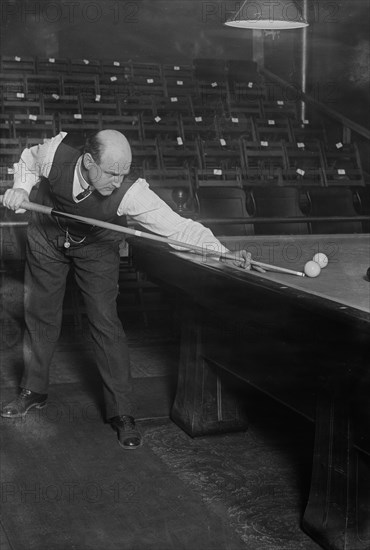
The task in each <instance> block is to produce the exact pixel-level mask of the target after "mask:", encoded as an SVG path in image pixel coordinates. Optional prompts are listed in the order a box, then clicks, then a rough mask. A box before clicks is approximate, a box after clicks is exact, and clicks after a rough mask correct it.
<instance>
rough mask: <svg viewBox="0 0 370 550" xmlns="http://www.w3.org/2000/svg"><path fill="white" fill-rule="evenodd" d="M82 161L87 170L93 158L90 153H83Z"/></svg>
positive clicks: (92, 162)
mask: <svg viewBox="0 0 370 550" xmlns="http://www.w3.org/2000/svg"><path fill="white" fill-rule="evenodd" d="M82 161H83V163H84V167H85V168H86V169H87V170H88V169H89V168H90V166H91V165H92V164H94V159H93V158H92V156H91V155H90V153H84V156H83V157H82Z"/></svg>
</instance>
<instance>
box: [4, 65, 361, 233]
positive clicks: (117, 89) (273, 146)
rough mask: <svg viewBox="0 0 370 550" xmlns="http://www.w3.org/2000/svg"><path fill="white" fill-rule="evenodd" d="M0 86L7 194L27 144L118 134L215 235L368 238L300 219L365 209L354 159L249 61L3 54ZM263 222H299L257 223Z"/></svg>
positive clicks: (348, 227)
mask: <svg viewBox="0 0 370 550" xmlns="http://www.w3.org/2000/svg"><path fill="white" fill-rule="evenodd" d="M0 85H1V99H2V108H1V114H0V129H1V141H0V157H1V174H0V178H1V185H2V187H3V188H4V187H9V186H10V185H11V181H12V178H13V174H12V172H13V170H14V168H13V163H16V162H17V160H18V159H19V157H20V154H21V151H22V150H23V149H24V147H30V146H33V145H35V144H37V143H40V142H42V141H43V139H45V138H48V137H51V136H53V135H56V134H57V133H58V132H60V131H65V132H80V133H81V134H83V135H87V134H88V133H90V132H92V131H96V130H100V129H104V128H114V129H116V130H119V131H121V132H122V133H124V134H125V135H126V136H127V138H128V139H129V141H130V144H131V147H132V151H133V166H132V168H133V169H134V170H135V171H137V173H138V175H142V176H143V177H145V178H146V179H147V180H148V182H149V183H150V185H151V187H152V188H154V189H155V190H156V192H157V193H158V194H159V195H160V196H161V197H162V198H163V199H164V200H166V201H167V202H168V203H169V204H170V206H171V207H172V208H174V209H176V210H177V211H178V212H179V213H180V214H182V215H185V216H191V217H199V218H200V219H204V218H207V219H209V218H211V219H212V220H213V223H212V222H210V223H209V225H210V226H211V227H212V229H213V230H214V231H215V232H216V233H217V234H250V233H253V232H255V233H309V232H312V233H321V232H362V231H363V230H368V223H367V222H365V221H364V220H363V219H361V218H359V219H358V220H355V219H353V220H350V221H348V220H345V223H342V222H341V221H338V220H337V221H335V222H334V221H333V222H330V223H329V222H326V221H322V222H321V221H320V220H319V221H317V220H316V221H312V220H311V221H307V222H306V221H305V218H306V217H307V216H309V217H311V218H312V217H323V219H325V218H326V217H327V218H330V217H331V216H336V217H338V216H339V217H340V216H342V217H347V216H361V215H362V217H363V216H364V215H366V214H367V213H368V208H369V198H368V197H369V193H368V189H369V187H368V185H366V177H365V176H364V172H363V170H362V167H361V159H360V156H359V152H358V149H357V147H356V144H355V143H344V142H343V141H342V140H341V139H340V138H338V137H337V136H334V138H333V136H332V133H331V132H327V129H326V128H325V127H324V125H323V123H322V122H321V119H320V118H319V117H317V115H314V114H312V117H310V116H307V118H305V120H300V116H299V113H300V111H299V101H298V100H297V98H296V97H293V98H292V97H291V98H289V97H285V96H286V95H287V94H285V93H284V90H282V89H281V88H280V89H279V88H277V86H273V85H271V83H268V82H266V79H265V78H264V77H263V75H262V73H260V72H259V70H258V67H257V65H256V64H255V63H253V62H247V61H244V62H243V61H239V60H227V61H223V60H204V59H196V60H194V62H193V64H192V65H186V66H184V65H178V66H176V65H166V64H156V63H135V62H125V61H122V60H91V59H55V58H47V59H46V58H45V59H44V58H33V57H32V58H31V57H28V58H26V57H20V56H13V57H11V56H2V57H1V66H0ZM307 112H308V111H307ZM266 217H267V218H293V219H295V218H302V221H300V220H298V221H297V220H295V221H294V223H293V220H291V221H290V222H288V221H287V222H286V223H284V222H283V221H282V220H281V219H280V221H276V223H266V222H268V220H266V219H265V220H264V221H263V223H262V221H261V222H260V223H257V222H258V219H257V218H266ZM251 218H252V219H251ZM233 219H234V220H233ZM235 219H238V220H239V219H240V220H243V219H246V220H247V219H248V222H246V223H239V221H238V223H235ZM252 221H253V223H251V222H252ZM272 222H274V220H272Z"/></svg>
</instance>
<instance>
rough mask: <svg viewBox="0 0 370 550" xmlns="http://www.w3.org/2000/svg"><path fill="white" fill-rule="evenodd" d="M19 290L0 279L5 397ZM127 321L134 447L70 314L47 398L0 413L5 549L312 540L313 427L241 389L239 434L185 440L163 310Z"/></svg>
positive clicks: (16, 370)
mask: <svg viewBox="0 0 370 550" xmlns="http://www.w3.org/2000/svg"><path fill="white" fill-rule="evenodd" d="M21 290H22V288H21V285H20V284H19V281H18V282H17V281H16V280H13V281H12V282H11V281H9V280H8V281H6V284H5V286H3V291H4V292H3V294H2V298H3V300H2V305H3V307H2V327H3V329H4V330H3V336H4V335H5V338H3V339H2V341H1V391H2V394H1V401H2V402H5V401H7V400H8V399H10V398H12V396H13V395H14V394H15V392H16V385H17V380H18V379H19V375H20V372H21V368H22V356H21V334H22V320H21V301H20V292H21ZM10 297H11V304H12V307H8V306H9V303H10V302H9V300H10ZM7 300H8V301H7ZM121 315H122V311H121ZM125 318H126V322H125V323H124V324H125V328H126V332H127V335H128V338H129V342H130V346H131V358H132V372H133V376H134V378H135V380H134V382H135V385H136V388H137V391H138V393H139V395H140V399H139V413H138V418H139V421H138V424H139V426H140V429H141V430H142V432H143V434H144V445H143V447H141V448H140V449H138V450H136V451H123V450H122V449H121V447H120V446H119V445H118V444H117V440H116V436H115V433H114V432H113V431H112V429H111V428H110V426H109V425H107V424H105V423H104V422H103V420H102V417H101V405H102V402H101V387H100V383H99V378H98V375H97V373H96V370H95V369H94V368H93V366H92V365H93V354H92V352H91V347H90V344H89V337H88V334H87V333H86V332H85V331H84V329H83V327H82V330H79V329H81V327H79V329H78V330H77V329H76V327H75V325H74V321H71V318H70V316H69V313H68V312H67V313H66V315H65V323H64V330H63V334H62V337H61V340H60V342H59V345H58V348H57V352H56V354H55V357H54V360H53V365H52V369H51V370H52V374H51V387H50V393H49V405H48V406H47V407H46V408H45V409H43V410H40V411H37V410H34V411H32V412H31V413H29V414H28V415H27V417H26V418H25V419H23V420H19V419H15V420H9V419H1V428H2V429H1V434H2V436H1V437H2V445H1V449H2V451H1V453H2V454H1V488H2V520H1V521H2V531H1V550H10V549H11V550H59V549H60V550H67V549H74V550H103V549H104V550H124V549H128V550H157V549H158V550H167V549H168V550H170V549H171V550H180V549H181V550H198V549H199V550H201V549H202V550H234V549H238V550H239V549H240V550H241V549H245V550H315V549H318V548H319V547H318V546H317V545H316V544H315V543H314V542H313V541H312V540H311V539H310V538H309V537H308V536H306V535H305V534H304V533H303V532H302V530H301V528H300V520H301V517H302V514H303V510H304V504H305V499H306V498H307V492H308V488H309V485H308V483H309V477H310V469H311V454H312V444H313V426H312V425H311V424H310V423H309V422H308V421H305V420H304V419H301V418H299V417H297V416H295V415H294V414H293V413H290V412H287V411H286V410H284V409H282V408H280V406H278V405H276V404H274V403H272V402H270V401H269V400H268V399H267V398H261V397H260V396H257V395H256V394H255V393H253V391H252V390H249V389H247V388H246V389H245V391H246V394H245V395H246V400H247V401H248V402H249V404H250V409H251V415H250V428H249V429H248V431H247V432H245V433H237V434H226V435H223V436H214V437H205V438H198V439H191V438H189V437H188V436H187V435H186V434H185V433H184V432H182V431H181V430H180V429H179V428H178V427H177V426H176V425H175V424H174V423H173V422H171V420H170V419H169V413H170V407H171V402H172V398H173V395H174V390H175V385H176V370H177V359H178V340H177V334H176V331H174V330H173V327H174V326H175V325H174V324H173V318H172V317H171V314H170V313H169V314H164V313H163V312H162V313H161V315H160V316H159V317H158V316H156V315H154V314H152V313H151V314H149V316H148V322H149V326H147V327H145V325H144V322H143V317H142V315H141V314H130V315H125ZM5 329H6V330H5Z"/></svg>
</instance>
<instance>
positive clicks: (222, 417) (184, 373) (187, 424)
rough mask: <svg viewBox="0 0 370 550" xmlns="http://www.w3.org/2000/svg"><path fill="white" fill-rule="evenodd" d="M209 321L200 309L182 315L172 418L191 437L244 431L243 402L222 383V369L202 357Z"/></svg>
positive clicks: (190, 310) (190, 308) (223, 381)
mask: <svg viewBox="0 0 370 550" xmlns="http://www.w3.org/2000/svg"><path fill="white" fill-rule="evenodd" d="M209 322H210V320H209V318H208V319H207V315H206V313H205V312H203V311H202V310H201V309H200V308H197V307H195V306H189V307H184V308H183V311H182V333H181V352H180V364H179V376H178V385H177V392H176V397H175V401H174V404H173V407H172V411H171V418H172V420H173V421H174V422H176V424H178V425H179V426H180V427H181V428H182V429H183V430H184V431H185V432H187V433H188V434H189V435H190V436H192V437H195V436H200V435H207V434H212V433H224V432H232V431H241V430H245V429H246V428H247V426H248V422H247V419H246V415H245V413H244V410H243V409H244V408H243V404H242V400H241V399H238V397H237V395H236V394H235V391H234V389H233V388H230V387H229V386H228V385H227V383H225V380H224V376H225V373H222V371H221V369H219V368H217V366H216V365H215V364H214V363H212V362H210V361H207V359H206V358H205V354H204V328H205V327H206V325H207V323H209Z"/></svg>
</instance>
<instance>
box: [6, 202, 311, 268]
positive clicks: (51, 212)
mask: <svg viewBox="0 0 370 550" xmlns="http://www.w3.org/2000/svg"><path fill="white" fill-rule="evenodd" d="M2 202H3V195H0V204H2ZM20 208H23V209H24V210H29V211H30V212H38V213H39V214H46V215H47V216H56V217H58V218H66V219H70V220H73V221H76V222H80V223H84V224H86V225H93V226H95V227H101V228H103V229H108V230H110V231H115V232H117V233H124V234H126V235H132V236H133V237H140V238H142V239H148V240H151V241H156V242H160V243H165V244H172V245H174V246H178V247H181V248H185V249H187V250H190V251H191V252H195V253H196V254H200V255H202V256H204V255H205V256H207V255H210V256H219V257H221V258H224V259H226V260H231V261H236V259H237V258H236V257H235V256H234V255H232V254H231V253H230V254H228V253H220V252H216V251H215V250H208V249H206V248H203V247H202V246H198V245H194V244H188V243H182V242H180V241H177V240H176V239H171V238H170V237H161V236H160V235H152V234H151V233H146V232H145V231H139V230H137V229H130V228H129V227H123V226H121V225H116V224H114V223H109V222H104V221H101V220H96V219H95V218H85V217H84V216H77V215H76V214H69V213H67V212H60V211H58V210H55V209H54V208H52V207H51V206H45V205H42V204H37V203H34V202H29V201H23V202H22V204H21V206H20ZM249 263H250V265H251V266H257V267H260V268H261V269H264V270H268V271H278V272H280V273H288V274H290V275H297V276H299V277H304V276H305V275H304V273H302V272H301V271H294V270H292V269H286V268H285V267H278V266H275V265H271V264H265V263H263V262H258V261H256V260H252V259H251V260H250V261H249Z"/></svg>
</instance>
